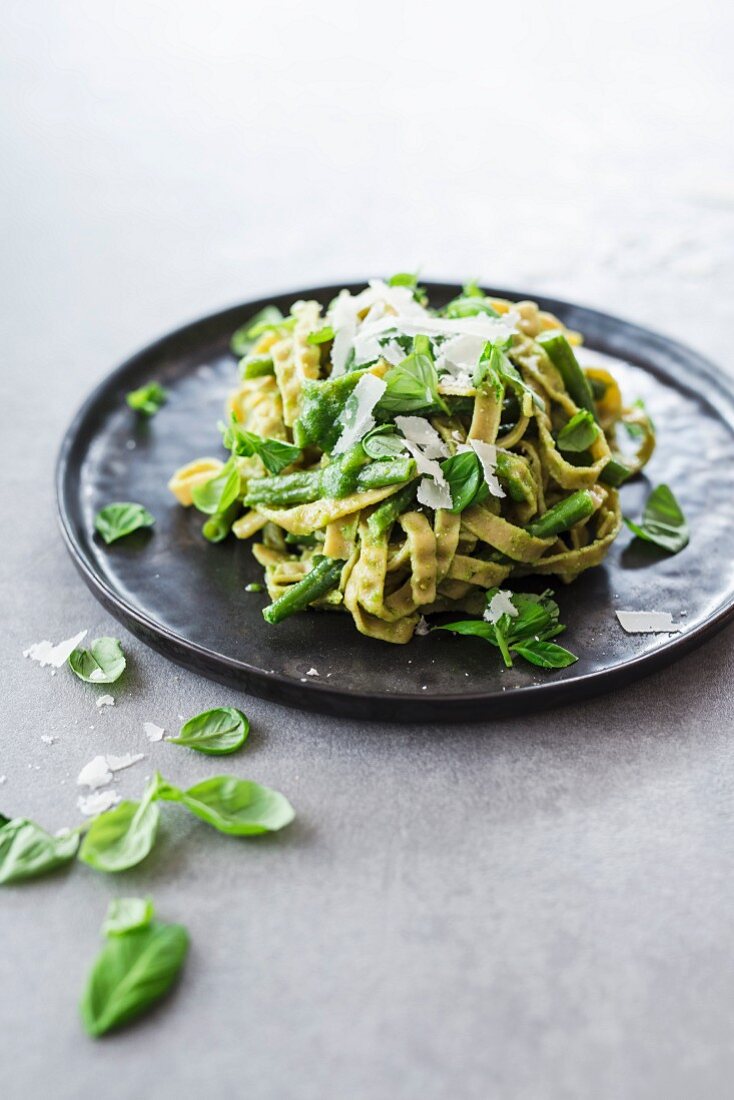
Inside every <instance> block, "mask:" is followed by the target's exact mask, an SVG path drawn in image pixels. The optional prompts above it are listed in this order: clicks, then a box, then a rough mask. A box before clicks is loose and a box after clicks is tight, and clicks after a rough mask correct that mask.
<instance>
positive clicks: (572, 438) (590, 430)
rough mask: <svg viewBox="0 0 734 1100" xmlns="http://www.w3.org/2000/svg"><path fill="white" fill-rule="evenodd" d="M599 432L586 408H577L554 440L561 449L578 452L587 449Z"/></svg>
mask: <svg viewBox="0 0 734 1100" xmlns="http://www.w3.org/2000/svg"><path fill="white" fill-rule="evenodd" d="M598 434H599V427H598V425H597V423H596V421H595V420H594V417H593V416H592V415H591V413H590V412H589V410H588V409H579V411H578V412H577V413H574V415H573V416H572V417H571V419H570V420H569V421H568V423H567V424H564V426H563V427H562V428H561V430H560V432H559V433H558V437H557V439H556V442H557V444H558V449H559V450H561V451H570V452H572V453H573V454H580V453H581V451H588V449H589V447H590V446H591V445H592V443H593V442H594V440H595V439H596V437H597V436H598Z"/></svg>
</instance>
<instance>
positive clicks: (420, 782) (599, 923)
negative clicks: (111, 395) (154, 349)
mask: <svg viewBox="0 0 734 1100" xmlns="http://www.w3.org/2000/svg"><path fill="white" fill-rule="evenodd" d="M354 20H356V21H354ZM467 20H469V22H470V23H471V27H470V30H471V33H467V28H468V23H467ZM3 22H4V53H5V57H4V61H3V65H2V84H3V104H4V107H3V118H2V145H3V154H4V157H3V159H4V162H5V168H6V171H5V175H4V178H3V181H2V188H3V202H2V209H3V217H4V219H6V221H7V225H6V233H5V242H6V243H5V247H4V249H3V259H4V264H3V269H4V270H3V283H2V296H3V307H4V308H3V314H4V316H5V320H4V339H3V361H2V364H1V365H0V379H1V382H2V409H3V417H2V421H3V429H2V432H0V448H1V449H2V470H3V477H2V480H1V481H0V494H2V506H3V516H4V534H3V554H2V559H1V561H0V569H1V570H2V572H1V575H0V584H1V586H2V601H3V602H2V608H3V624H4V629H3V632H2V669H3V682H2V703H3V735H2V747H1V748H0V773H1V774H4V775H6V777H7V778H6V782H5V783H4V784H3V785H2V786H0V807H1V808H2V809H3V810H4V811H5V812H6V813H19V814H25V815H28V816H31V817H33V818H37V819H38V820H40V821H42V822H43V823H44V824H46V825H47V826H48V827H50V828H58V827H60V826H62V825H65V824H69V823H72V822H74V821H76V819H77V811H76V807H75V801H76V789H75V777H76V774H77V772H78V771H79V769H80V767H81V766H82V765H83V764H84V763H85V762H86V761H87V760H88V759H90V758H91V757H92V756H93V755H95V754H96V753H98V752H104V751H112V752H121V751H128V750H131V751H132V750H142V751H146V752H147V753H148V758H147V759H146V761H144V762H143V763H142V764H140V765H138V766H137V767H135V768H132V769H130V770H129V771H127V772H125V773H123V774H122V775H121V776H120V778H119V780H118V786H119V788H120V790H121V791H122V792H123V793H124V794H126V795H129V796H134V795H135V794H136V792H138V791H139V790H140V787H141V785H142V781H143V777H144V776H145V775H146V774H147V773H148V772H149V771H150V770H151V769H152V768H153V767H155V766H160V767H162V768H163V769H164V770H166V771H169V772H170V773H171V774H172V776H173V777H175V778H177V779H178V780H180V781H182V782H189V781H194V780H195V779H197V778H199V777H204V776H205V775H207V774H210V773H211V771H212V770H213V769H212V767H211V762H207V760H206V759H205V758H200V759H199V758H195V757H194V756H193V755H192V754H188V753H184V752H181V751H180V750H178V749H175V748H173V747H170V746H166V745H165V744H159V745H153V746H148V745H147V744H146V742H145V737H144V733H143V729H142V723H143V722H144V721H146V720H152V721H155V722H157V723H159V724H160V725H163V726H165V727H166V728H167V729H168V730H171V729H173V728H175V726H176V725H177V722H178V718H177V716H178V715H179V714H184V715H188V714H192V713H195V712H196V711H198V710H200V709H203V708H204V707H206V706H208V705H212V704H216V703H219V702H221V701H226V702H229V703H232V704H234V705H238V706H242V707H243V708H244V709H245V710H246V711H247V712H248V714H250V716H251V718H252V721H253V733H252V736H251V740H250V742H249V745H248V747H247V750H246V752H245V753H243V755H242V756H240V757H236V758H234V759H233V760H231V761H230V762H229V764H230V765H231V767H232V768H233V770H236V771H237V772H238V773H239V774H242V775H247V776H250V777H252V778H254V779H257V780H261V781H264V782H267V783H269V784H272V785H273V786H276V787H278V788H280V789H282V790H283V791H284V792H286V793H287V794H288V795H289V796H290V797H291V799H292V801H293V802H294V804H295V806H296V809H297V812H298V819H297V822H296V824H295V825H294V826H293V828H292V829H290V830H288V831H287V832H285V833H283V834H282V835H281V836H278V837H274V838H266V839H262V840H259V841H256V842H252V843H247V842H243V843H239V842H237V841H234V840H227V839H224V838H220V837H218V836H217V835H216V834H214V833H211V832H209V831H208V830H207V829H206V828H205V827H204V826H203V825H200V824H198V823H195V822H193V821H189V820H187V819H185V818H184V817H183V816H182V815H181V814H179V813H178V812H177V811H176V809H175V808H171V810H170V813H169V814H167V815H166V823H165V827H164V829H163V833H162V837H161V841H160V844H159V845H158V847H157V848H156V850H155V852H154V854H153V855H152V857H151V858H150V859H149V860H148V861H147V862H146V863H145V864H144V865H142V866H141V867H139V868H138V869H136V870H134V871H132V872H128V873H127V874H125V875H122V876H120V877H119V878H116V879H111V878H107V877H104V876H100V875H96V874H94V873H93V872H91V871H88V870H87V869H85V868H82V867H81V866H80V867H78V868H75V869H74V870H73V871H72V872H71V873H70V874H69V875H62V876H60V877H58V878H55V879H50V878H49V879H46V880H43V881H39V882H37V883H36V884H31V885H28V886H26V887H24V888H22V889H21V888H17V889H12V890H11V889H8V890H4V891H3V893H2V898H1V899H0V902H1V904H0V988H1V990H2V995H1V996H0V1091H1V1092H2V1095H3V1097H4V1098H5V1097H7V1100H36V1098H41V1097H43V1098H47V1097H48V1098H53V1100H76V1098H77V1097H82V1096H85V1097H86V1096H92V1095H100V1096H105V1097H107V1098H110V1100H127V1098H128V1097H130V1098H133V1097H143V1096H145V1097H152V1096H155V1097H156V1098H161V1100H163V1098H165V1100H168V1098H174V1097H180V1098H182V1097H186V1098H188V1097H199V1096H202V1095H210V1094H211V1095H217V1096H247V1097H250V1098H252V1100H274V1098H276V1097H277V1098H279V1100H280V1098H284V1097H285V1098H288V1100H290V1098H294V1100H346V1098H349V1100H352V1098H355V1100H383V1098H390V1100H418V1098H420V1100H434V1098H436V1100H438V1098H443V1097H448V1096H451V1097H462V1098H468V1100H474V1098H484V1097H487V1096H496V1097H502V1098H513V1100H514V1098H523V1100H525V1098H531V1100H534V1098H536V1097H540V1098H546V1097H547V1098H551V1100H561V1098H567V1097H573V1098H576V1097H578V1098H584V1100H585V1098H587V1097H590V1096H594V1097H595V1098H600V1100H613V1098H614V1100H616V1098H624V1100H628V1098H638V1097H645V1098H648V1097H655V1098H657V1097H661V1098H666V1100H667V1098H674V1100H675V1098H678V1097H680V1098H688V1097H691V1096H706V1097H726V1096H729V1095H730V1094H731V1087H730V1081H731V1076H732V1072H734V1054H732V1044H731V1014H732V1009H733V1008H734V971H733V969H732V965H731V954H732V948H731V941H732V928H731V912H732V905H733V903H734V887H733V886H732V882H733V878H732V873H731V852H732V842H733V841H734V804H733V799H732V790H733V789H734V759H733V757H732V750H731V726H732V713H733V711H734V699H733V698H732V692H731V683H732V676H733V674H734V661H733V660H732V655H731V642H732V638H733V637H734V633H733V632H732V631H731V630H729V631H727V632H725V633H723V634H721V635H719V636H718V637H717V638H716V639H715V640H714V641H712V642H711V643H710V644H708V645H707V646H706V647H705V648H704V649H702V650H700V651H699V652H697V653H696V654H694V655H692V656H691V657H689V658H687V659H686V660H684V661H682V662H680V663H679V664H678V665H676V666H675V667H673V668H671V669H669V670H667V671H665V672H663V673H661V674H659V675H656V676H654V677H651V678H649V679H647V680H645V681H643V682H641V683H639V684H637V685H636V686H634V687H632V688H630V689H629V690H627V691H625V692H624V693H618V694H617V695H615V696H610V697H606V698H603V699H599V700H597V701H594V702H590V703H587V704H585V705H583V706H579V707H568V708H565V709H560V710H554V711H552V712H549V713H548V714H545V715H538V716H534V717H531V718H527V719H521V720H517V721H505V722H497V723H492V722H490V721H488V722H487V723H486V724H485V725H483V726H465V727H457V728H450V729H449V728H445V729H442V728H425V729H406V728H400V727H390V726H375V725H364V724H361V723H359V722H347V721H336V720H331V719H327V718H319V717H316V716H313V715H307V714H300V713H298V712H295V711H288V710H285V709H283V708H279V707H278V706H275V705H269V704H265V703H263V702H261V701H259V700H257V699H251V698H247V697H244V696H242V697H238V696H237V694H236V693H234V692H231V691H224V690H223V689H221V688H219V687H218V686H216V685H214V684H211V683H208V682H207V681H206V680H203V679H199V678H197V677H195V676H192V675H190V674H188V673H185V672H182V671H181V670H179V669H177V668H175V667H173V666H171V665H170V664H167V663H166V662H165V661H164V660H163V659H162V658H160V657H158V656H156V655H155V654H153V653H152V652H150V651H148V650H147V649H146V648H145V647H144V646H143V645H142V644H141V643H140V642H138V641H137V640H135V639H134V638H132V637H130V636H129V635H128V634H127V633H126V632H125V631H123V630H121V629H120V628H118V627H117V626H116V624H115V623H114V622H113V620H112V619H110V617H109V616H107V615H106V614H105V613H104V612H103V611H102V609H101V608H100V607H99V606H98V605H97V604H96V603H95V602H94V600H93V599H92V597H91V596H90V595H89V594H88V593H87V591H86V589H85V588H84V586H83V585H82V583H81V581H79V580H78V579H77V577H76V575H75V573H74V570H73V568H72V566H71V564H70V562H69V561H68V560H67V558H66V555H65V552H64V550H63V547H62V545H61V541H60V538H59V536H58V533H57V530H56V521H55V514H54V496H53V485H52V470H53V462H54V458H55V453H56V450H57V446H58V442H59V439H60V437H61V433H62V431H63V429H64V427H65V425H66V423H67V422H68V420H69V418H70V416H71V414H72V413H73V411H74V409H75V408H76V407H77V405H78V404H79V402H80V401H81V399H82V397H83V396H84V395H85V393H86V392H87V391H88V390H89V389H90V387H91V386H92V385H93V384H94V383H95V382H96V381H97V380H98V379H100V378H101V377H103V375H104V374H105V373H106V371H107V370H108V369H109V368H110V367H111V366H112V365H113V364H114V363H115V362H116V361H119V360H120V359H121V358H122V357H124V356H125V355H126V354H127V353H129V352H130V351H132V350H134V349H135V347H136V346H139V345H141V344H142V343H144V342H147V341H148V340H149V339H151V338H153V337H154V336H156V335H157V334H159V333H162V332H164V331H166V330H167V329H169V328H171V327H173V326H174V325H176V324H178V323H180V322H182V321H184V320H186V319H188V318H189V317H192V316H196V315H198V314H201V313H204V312H206V311H209V310H212V309H214V308H217V307H219V306H222V305H225V304H228V303H229V302H233V301H236V300H239V299H242V298H245V297H247V296H250V295H252V296H254V295H257V294H260V293H267V291H268V290H269V289H273V290H275V289H278V288H285V287H288V286H293V285H307V284H309V283H320V282H327V281H330V280H335V279H342V278H344V279H347V278H350V277H353V276H359V275H360V274H362V273H374V272H383V271H386V270H387V271H389V270H392V269H396V268H397V269H399V268H405V267H406V266H410V265H413V264H415V263H416V262H423V264H424V271H425V274H426V275H427V276H434V277H437V278H440V277H446V278H451V277H459V278H460V277H462V276H463V275H465V274H469V275H472V274H477V275H479V276H481V277H483V278H485V279H487V280H491V281H494V282H497V283H505V284H509V285H512V284H513V283H514V284H516V285H518V286H523V287H529V288H536V289H537V290H538V291H543V290H544V291H546V292H549V293H556V294H558V295H559V296H564V295H565V296H570V297H576V298H578V299H580V300H582V301H584V302H587V303H589V304H592V305H598V306H599V307H601V308H604V309H608V310H609V311H612V312H620V313H622V314H626V315H628V316H631V317H633V318H635V319H637V320H640V321H642V322H643V323H647V324H649V325H651V326H652V327H655V328H659V329H662V330H665V331H668V332H671V333H672V334H674V335H678V336H680V337H682V338H683V339H686V340H688V341H689V342H691V343H695V344H696V345H697V346H698V347H699V348H700V349H701V350H703V351H705V352H707V353H708V354H710V355H711V356H712V357H714V358H716V359H718V360H719V361H721V362H722V363H723V365H724V367H725V368H726V369H729V362H728V360H729V358H730V357H729V354H728V352H729V348H730V336H729V329H730V324H731V294H730V290H731V286H732V276H733V275H734V247H733V246H734V190H732V184H731V180H732V167H734V165H732V149H731V143H730V141H729V138H728V135H729V134H730V111H731V102H732V90H733V85H732V80H731V76H730V56H731V45H732V14H731V7H724V5H723V4H721V5H719V4H716V3H708V4H706V3H705V4H703V5H699V7H698V8H697V10H696V14H695V21H694V16H693V15H692V14H689V12H688V9H687V8H683V7H682V6H681V7H680V9H679V10H678V6H677V5H673V6H672V8H671V5H669V4H665V5H663V4H657V3H651V4H649V5H639V4H637V5H632V4H627V3H621V4H615V5H614V6H613V8H612V9H611V10H609V11H607V12H605V14H604V15H602V14H601V13H600V14H598V15H592V14H591V11H590V6H584V5H581V4H580V3H577V4H569V5H564V6H563V7H562V9H557V8H556V7H555V6H552V5H547V6H541V5H540V4H535V3H533V4H527V5H519V6H513V8H512V10H511V11H508V12H505V13H504V14H501V15H500V14H497V15H496V16H495V15H492V16H490V13H489V9H487V8H486V7H483V8H481V9H480V8H477V9H476V11H474V12H472V13H469V12H467V13H466V19H457V20H456V23H455V25H453V24H452V23H451V21H450V20H449V21H448V24H447V21H446V20H445V19H441V20H440V21H435V22H434V21H433V20H432V18H431V17H430V16H429V15H428V14H427V12H426V9H425V7H424V6H423V5H420V6H418V5H413V4H403V5H401V4H398V5H390V6H389V7H385V8H384V10H383V7H382V6H381V5H380V4H377V5H375V6H374V7H373V8H371V9H370V12H369V13H368V14H367V15H365V13H364V11H363V10H360V12H359V13H356V12H352V13H351V15H350V12H349V5H343V4H341V5H338V6H337V5H336V4H333V3H330V2H326V3H323V4H319V5H318V9H317V10H316V11H314V10H312V9H311V7H310V6H308V5H302V6H297V5H296V4H294V3H287V4H282V5H272V6H271V7H270V8H267V9H264V10H258V12H257V15H256V16H255V15H254V14H253V13H252V12H250V11H248V10H247V8H245V7H240V6H235V5H234V4H233V5H231V6H228V5H226V4H224V5H202V4H193V3H192V4H185V3H184V4H180V3H177V4H172V3H165V4H164V3H155V4H149V3H142V2H138V0H135V2H131V3H127V4H126V5H124V6H123V5H119V6H117V5H116V6H112V5H105V4H101V5H96V4H92V3H83V2H80V0H70V2H68V3H65V4H63V5H59V4H55V3H52V2H50V0H49V2H40V0H31V2H24V3H20V2H16V0H13V2H10V3H8V4H7V5H6V7H5V9H4V17H3ZM492 36H494V37H497V36H499V41H500V43H504V47H506V48H504V47H503V48H502V49H499V48H495V49H493V50H489V47H488V42H489V41H490V40H491V39H492ZM84 627H88V628H89V629H90V631H91V633H92V635H93V636H94V635H95V634H96V633H100V632H103V633H107V632H113V633H117V634H119V636H120V637H121V638H122V641H123V645H124V646H125V649H126V651H127V652H128V653H129V655H130V672H129V675H128V676H127V677H126V679H125V681H124V682H121V684H120V685H119V687H117V688H116V689H113V694H115V695H116V697H117V705H116V706H115V708H114V710H106V711H104V712H102V713H99V712H98V711H97V709H96V707H95V705H94V697H93V693H92V692H91V691H89V690H88V689H87V688H86V687H85V686H84V685H82V684H81V683H79V682H77V681H75V680H73V678H72V677H71V675H70V674H68V673H67V672H66V671H65V670H62V671H60V672H59V673H58V674H57V675H56V676H54V677H51V676H50V674H49V672H48V670H41V669H40V668H38V667H37V666H34V665H31V664H30V662H28V661H25V660H24V659H23V658H22V656H21V651H22V650H23V649H24V648H25V647H26V646H28V645H29V644H30V643H31V642H33V641H36V640H38V639H40V638H44V637H48V638H51V639H54V640H58V639H60V638H63V637H67V636H68V635H70V634H72V633H73V632H75V631H77V630H79V629H81V628H84ZM44 733H52V734H54V735H56V736H57V737H58V740H57V742H56V743H55V744H53V745H47V744H45V743H43V742H42V741H41V735H42V734H44ZM228 766H229V765H228ZM133 892H135V893H150V894H151V895H152V896H153V897H154V899H155V902H156V904H157V907H158V910H159V912H160V913H161V915H162V916H163V917H165V918H170V919H178V920H182V921H183V922H184V923H186V924H187V925H188V927H189V929H190V932H191V937H192V951H191V956H190V959H189V962H188V965H187V969H186V973H185V976H184V979H183V981H182V983H181V986H180V988H179V990H178V991H177V992H176V994H175V995H174V997H173V998H172V999H171V1000H170V1001H169V1003H167V1004H166V1005H165V1006H164V1007H162V1008H161V1009H160V1011H158V1012H156V1013H155V1015H154V1016H152V1017H151V1018H149V1019H147V1020H146V1021H145V1022H141V1024H140V1025H138V1026H136V1027H134V1028H131V1029H130V1030H128V1031H126V1032H124V1033H120V1034H119V1035H118V1036H116V1037H112V1038H110V1039H109V1040H106V1041H104V1042H101V1043H98V1044H94V1043H92V1042H91V1041H90V1040H88V1039H87V1038H85V1036H84V1035H83V1034H82V1032H81V1029H80V1027H79V1023H78V1020H77V1015H76V1002H77V998H78V994H79V991H80V988H81V985H82V983H83V979H84V975H85V972H86V970H87V967H88V964H89V962H90V961H91V959H92V957H93V956H94V954H95V952H96V950H97V942H98V941H97V936H98V928H99V924H100V921H101V918H102V915H103V913H104V909H105V907H106V904H107V901H108V899H109V898H110V897H111V896H113V895H114V894H118V893H133Z"/></svg>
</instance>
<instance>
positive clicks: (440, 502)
mask: <svg viewBox="0 0 734 1100" xmlns="http://www.w3.org/2000/svg"><path fill="white" fill-rule="evenodd" d="M416 497H417V498H418V503H419V504H423V505H424V506H425V507H426V508H433V509H437V508H451V507H452V505H453V501H452V499H451V490H450V489H449V487H448V485H447V484H446V482H445V480H444V484H443V485H439V484H438V483H437V482H435V481H434V480H433V478H432V477H423V478H421V480H420V481H419V483H418V492H417V493H416Z"/></svg>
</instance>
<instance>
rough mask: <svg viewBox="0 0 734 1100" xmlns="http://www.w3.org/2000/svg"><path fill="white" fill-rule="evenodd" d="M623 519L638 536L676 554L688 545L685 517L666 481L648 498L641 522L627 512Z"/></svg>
mask: <svg viewBox="0 0 734 1100" xmlns="http://www.w3.org/2000/svg"><path fill="white" fill-rule="evenodd" d="M623 518H624V522H625V523H626V524H627V526H628V527H629V529H630V531H632V532H633V533H634V534H635V535H637V537H638V538H639V539H644V541H645V542H652V543H654V544H655V546H659V547H660V548H661V549H662V550H667V551H668V553H669V554H677V553H678V552H679V551H680V550H682V549H683V548H684V547H685V546H687V545H688V540H689V537H690V536H689V531H688V524H687V523H686V517H685V516H684V515H683V512H682V511H681V508H680V505H679V504H678V501H677V500H676V499H675V497H674V496H673V493H672V492H671V490H670V489H669V488H668V486H667V485H658V487H657V488H656V489H653V491H652V492H651V493H650V496H649V497H648V498H647V504H646V505H645V508H644V511H643V513H642V523H641V524H640V523H635V522H633V520H631V519H629V518H628V517H627V516H624V517H623Z"/></svg>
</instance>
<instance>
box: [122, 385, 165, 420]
mask: <svg viewBox="0 0 734 1100" xmlns="http://www.w3.org/2000/svg"><path fill="white" fill-rule="evenodd" d="M167 399H168V394H167V393H166V391H165V390H164V389H163V386H161V385H159V383H158V382H148V384H147V385H146V386H141V387H140V388H139V389H137V390H131V391H130V393H129V394H128V395H127V397H126V398H125V400H126V401H127V403H128V405H129V406H130V408H131V409H135V411H136V412H140V413H142V414H143V416H155V414H156V413H157V412H158V410H159V409H160V408H161V406H162V405H165V403H166V401H167Z"/></svg>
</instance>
